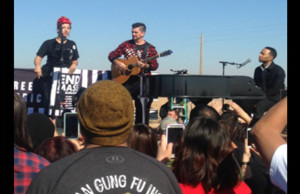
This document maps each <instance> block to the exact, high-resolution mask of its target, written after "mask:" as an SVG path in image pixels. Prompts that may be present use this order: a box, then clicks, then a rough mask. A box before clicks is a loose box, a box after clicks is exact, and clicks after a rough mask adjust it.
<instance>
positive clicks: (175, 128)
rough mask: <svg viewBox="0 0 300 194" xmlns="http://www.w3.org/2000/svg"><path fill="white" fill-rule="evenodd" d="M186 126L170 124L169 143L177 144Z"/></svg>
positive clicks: (168, 131) (167, 135) (168, 126)
mask: <svg viewBox="0 0 300 194" xmlns="http://www.w3.org/2000/svg"><path fill="white" fill-rule="evenodd" d="M184 129H185V126H184V125H183V124H169V125H167V128H166V137H167V143H170V142H172V143H177V142H178V141H179V139H180V137H181V135H182V132H183V130H184Z"/></svg>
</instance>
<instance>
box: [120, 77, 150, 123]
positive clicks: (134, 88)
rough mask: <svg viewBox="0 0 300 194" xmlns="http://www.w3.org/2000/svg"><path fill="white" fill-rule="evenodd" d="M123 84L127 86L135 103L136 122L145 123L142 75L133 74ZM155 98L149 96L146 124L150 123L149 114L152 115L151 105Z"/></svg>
mask: <svg viewBox="0 0 300 194" xmlns="http://www.w3.org/2000/svg"><path fill="white" fill-rule="evenodd" d="M123 86H124V87H125V88H127V90H128V91H129V93H130V94H131V97H132V99H133V100H134V104H135V123H136V124H137V123H143V110H142V103H141V99H140V98H139V95H140V77H138V76H131V77H130V78H129V79H128V80H127V81H126V82H125V83H124V84H123ZM152 101H153V98H148V99H147V100H146V106H145V109H146V110H145V124H147V125H149V115H150V106H151V104H152Z"/></svg>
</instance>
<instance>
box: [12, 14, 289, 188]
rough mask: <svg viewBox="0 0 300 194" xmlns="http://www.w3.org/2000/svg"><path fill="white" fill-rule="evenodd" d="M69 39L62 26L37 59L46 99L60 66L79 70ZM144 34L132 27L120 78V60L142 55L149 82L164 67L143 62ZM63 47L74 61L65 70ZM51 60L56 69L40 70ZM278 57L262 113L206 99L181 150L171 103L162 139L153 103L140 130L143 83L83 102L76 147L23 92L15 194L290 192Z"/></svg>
mask: <svg viewBox="0 0 300 194" xmlns="http://www.w3.org/2000/svg"><path fill="white" fill-rule="evenodd" d="M70 30H71V22H70V20H69V19H68V18H66V17H62V18H60V19H59V20H58V23H57V32H58V37H56V38H55V39H52V40H48V41H45V42H44V43H43V45H42V46H41V48H40V49H39V51H38V53H37V56H36V58H35V66H36V68H35V72H36V73H37V77H38V78H39V79H40V78H45V79H46V80H44V81H45V84H44V86H45V88H44V89H45V91H44V93H45V94H44V95H45V96H46V100H49V99H48V97H49V93H48V92H49V87H50V86H49V84H50V82H49V80H52V79H51V76H52V71H53V70H52V69H51V68H53V64H56V65H59V64H60V65H61V64H64V65H66V66H67V67H68V68H69V73H70V74H72V73H73V72H74V70H75V69H76V66H77V63H78V61H77V59H78V58H79V55H78V51H77V47H76V44H75V42H73V41H70V40H67V39H66V37H67V36H68V35H69V33H70ZM145 33H146V26H145V25H144V24H143V23H135V24H133V25H132V40H130V41H125V42H123V43H122V44H121V45H119V46H118V48H117V49H115V50H114V51H112V52H111V53H110V54H109V60H110V61H111V62H112V63H113V64H114V65H115V66H116V67H117V69H116V71H117V72H119V71H121V72H122V71H123V70H124V69H126V67H125V64H124V63H123V62H122V61H120V60H118V58H119V57H121V56H122V55H125V56H127V57H130V56H132V55H133V54H134V53H138V56H139V58H140V59H142V60H140V61H139V62H138V66H139V67H140V68H141V69H142V70H143V71H145V72H146V73H149V72H150V71H151V70H155V69H157V68H158V63H157V61H156V60H155V61H152V62H151V63H146V62H145V61H146V60H145V61H144V59H146V54H147V53H148V52H149V53H150V54H151V56H155V55H156V54H157V52H156V50H155V47H154V46H153V45H151V44H150V43H148V42H146V41H145V40H144V39H143V37H144V35H145ZM51 45H52V46H51ZM53 45H54V46H53ZM63 47H66V48H65V51H66V50H67V53H65V54H67V55H68V56H69V55H70V56H72V57H69V58H68V57H65V58H66V59H67V61H66V62H63V60H64V52H63V51H64V49H63ZM148 48H149V49H150V51H151V52H150V51H147V49H148ZM60 49H61V50H60ZM58 51H61V52H58ZM149 53H148V54H149ZM46 55H48V62H47V64H48V66H46V67H48V68H49V69H48V70H47V69H45V66H44V67H42V68H41V65H40V63H41V60H42V58H43V57H44V56H46ZM276 55H277V53H276V50H275V49H273V48H271V47H265V48H264V49H263V50H262V51H261V53H260V56H259V61H260V62H262V63H263V64H262V65H261V66H260V67H258V68H257V69H256V70H255V81H256V82H257V86H258V87H260V88H262V90H263V91H264V92H265V93H266V99H264V100H262V101H260V102H259V103H257V104H256V106H254V107H256V110H255V112H254V117H253V118H252V117H250V116H249V113H248V112H247V111H246V110H244V109H243V108H242V107H241V106H240V105H239V104H238V103H236V102H233V101H228V102H226V103H225V104H224V102H222V101H217V102H213V103H209V102H206V100H200V101H199V100H198V101H197V103H196V106H195V108H193V109H192V110H191V112H190V117H189V120H188V122H187V123H184V128H183V130H182V132H181V133H180V134H179V136H178V137H177V141H176V142H167V140H168V139H167V135H168V133H167V132H166V131H167V130H168V129H169V128H168V127H169V126H171V125H178V123H179V121H178V119H179V115H178V112H177V111H176V110H174V109H170V107H169V105H170V104H169V103H166V104H165V106H164V107H162V111H161V115H163V117H164V118H163V119H162V122H161V124H160V126H159V128H158V130H156V129H153V128H151V127H150V126H149V124H148V123H149V120H148V118H149V111H147V110H149V106H150V104H151V102H152V99H148V101H147V103H146V106H145V107H144V108H146V112H147V114H146V115H145V116H146V122H141V121H142V120H143V119H142V106H141V104H140V102H137V100H139V99H138V98H137V97H138V94H139V90H138V88H139V79H137V77H138V76H136V77H134V76H132V77H130V79H129V80H131V81H132V85H130V84H129V85H127V84H123V85H122V84H120V83H118V82H117V81H112V80H102V81H97V82H95V83H94V84H92V85H90V86H89V87H88V88H86V89H85V90H84V91H83V92H82V93H81V94H80V96H79V97H78V101H76V113H77V115H78V120H79V124H80V134H79V135H78V137H77V138H76V139H70V138H68V137H67V136H65V135H66V134H59V133H58V132H57V128H56V127H57V123H56V120H55V118H52V117H51V115H47V116H46V115H43V114H39V113H33V114H30V115H27V108H26V104H25V102H24V100H23V99H22V97H20V96H19V95H18V94H16V93H14V193H16V194H21V193H28V194H40V193H44V194H46V193H49V194H50V193H51V194H53V193H64V194H65V193H146V194H154V193H157V194H158V193H167V194H168V193H169V194H177V193H184V194H193V193H197V194H201V193H203V194H231V193H236V194H248V193H249V194H250V193H253V194H260V193H261V194H280V193H287V142H286V140H285V139H284V138H283V137H282V136H281V133H282V131H283V130H286V129H287V128H286V127H287V97H284V98H283V99H279V96H278V91H279V89H281V88H282V81H283V80H284V77H285V74H284V72H283V70H282V69H281V68H280V67H279V66H278V65H276V64H275V63H274V62H273V60H274V58H275V57H276ZM148 57H149V56H148ZM51 59H52V60H51ZM58 61H60V63H57V62H58ZM51 65H52V66H51ZM46 70H47V71H46ZM133 83H134V84H133ZM131 86H134V87H131ZM275 90H276V91H275ZM274 93H276V96H275V97H274ZM272 96H273V97H274V98H272ZM133 99H134V100H135V106H134V104H133V102H132V100H133ZM225 107H226V108H225ZM134 108H136V114H135V115H134Z"/></svg>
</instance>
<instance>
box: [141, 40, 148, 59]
mask: <svg viewBox="0 0 300 194" xmlns="http://www.w3.org/2000/svg"><path fill="white" fill-rule="evenodd" d="M148 48H149V43H148V42H146V43H145V46H144V50H143V54H142V59H146V57H147V51H148Z"/></svg>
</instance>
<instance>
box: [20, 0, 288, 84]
mask: <svg viewBox="0 0 300 194" xmlns="http://www.w3.org/2000/svg"><path fill="white" fill-rule="evenodd" d="M61 16H67V17H68V18H70V20H71V22H72V30H71V33H70V37H68V38H69V39H70V40H73V41H75V42H76V44H77V47H78V50H79V55H80V58H79V64H78V68H80V69H90V70H92V69H97V70H110V62H109V61H108V58H107V57H108V54H109V52H110V51H112V50H114V49H115V48H117V46H118V45H119V44H120V43H121V42H123V41H125V40H129V39H131V24H133V23H135V22H143V23H145V24H146V26H147V32H146V35H145V37H144V39H145V40H146V41H148V42H149V43H151V44H153V45H154V46H155V47H156V50H157V51H158V52H159V53H160V52H163V51H165V50H168V49H170V50H172V51H173V53H172V54H171V55H170V56H166V57H161V58H158V62H159V68H158V69H157V71H158V72H159V73H160V74H170V73H172V72H171V71H170V69H187V70H188V73H189V74H199V72H200V43H201V34H202V35H203V58H202V59H203V75H222V64H221V63H220V61H228V62H234V63H242V62H244V61H246V60H247V59H251V62H250V63H248V64H247V65H245V66H243V67H242V68H237V66H235V65H227V66H225V75H245V76H250V77H253V72H254V69H255V67H257V66H258V65H260V63H259V62H258V55H259V53H260V51H261V50H262V49H263V48H264V47H265V46H271V47H274V48H275V49H276V50H277V52H278V55H277V58H276V59H275V63H277V64H278V65H280V66H281V67H282V68H283V69H284V70H285V71H286V72H287V0H264V1H262V0H169V1H166V0H152V1H147V0H144V1H137V0H51V1H45V0H29V1H24V0H14V66H15V67H16V68H34V64H33V60H34V57H35V56H36V52H37V50H38V49H39V47H40V46H41V44H42V43H43V42H44V41H45V40H47V39H51V38H54V37H56V35H57V34H56V22H57V20H58V18H60V17H61ZM45 62H46V57H45V58H44V59H43V61H42V64H44V63H45ZM286 85H287V83H286Z"/></svg>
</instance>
